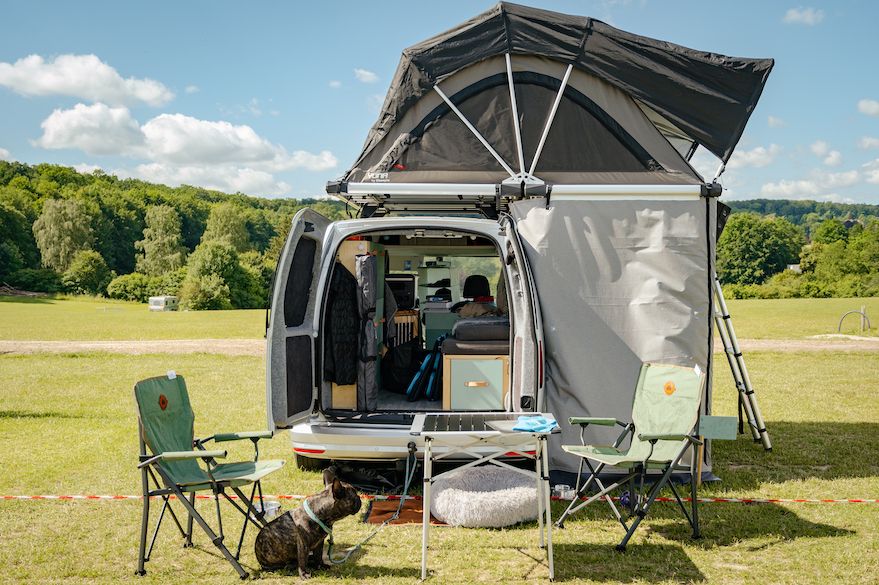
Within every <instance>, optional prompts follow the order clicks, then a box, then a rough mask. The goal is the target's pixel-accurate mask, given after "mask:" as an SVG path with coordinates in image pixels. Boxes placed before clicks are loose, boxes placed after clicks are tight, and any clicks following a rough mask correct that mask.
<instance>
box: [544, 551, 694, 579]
mask: <svg viewBox="0 0 879 585" xmlns="http://www.w3.org/2000/svg"><path fill="white" fill-rule="evenodd" d="M614 544H615V543H614ZM553 553H554V554H553V559H554V561H555V563H554V564H555V581H567V580H573V579H576V580H585V581H613V582H620V583H636V582H637V583H643V582H648V583H659V582H668V581H671V582H675V583H694V582H701V581H705V580H706V578H705V575H703V574H702V572H701V571H700V570H699V568H698V567H696V565H695V564H694V563H693V561H692V560H690V557H689V556H687V554H686V552H684V549H683V548H682V547H680V546H678V545H673V544H652V543H644V544H641V543H639V544H633V545H632V546H630V547H629V548H628V549H627V550H626V552H624V553H620V552H617V551H616V550H614V548H613V545H610V544H596V543H584V544H567V543H555V544H553Z"/></svg>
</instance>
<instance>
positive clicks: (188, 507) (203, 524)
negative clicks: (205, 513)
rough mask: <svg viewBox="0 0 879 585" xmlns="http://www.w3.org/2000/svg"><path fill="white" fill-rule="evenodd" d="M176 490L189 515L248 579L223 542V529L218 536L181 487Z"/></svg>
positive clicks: (238, 571) (233, 565)
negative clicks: (181, 490)
mask: <svg viewBox="0 0 879 585" xmlns="http://www.w3.org/2000/svg"><path fill="white" fill-rule="evenodd" d="M174 491H175V493H176V495H177V499H179V500H180V503H181V504H183V507H184V508H186V511H187V512H188V513H189V515H190V516H191V517H192V518H193V519H194V520H195V521H196V523H197V524H198V525H199V526H201V529H202V530H204V531H205V534H207V535H208V538H209V539H210V540H211V542H212V543H213V544H214V546H216V547H217V548H218V549H220V552H221V553H222V554H223V557H225V559H226V560H227V561H229V563H230V564H231V565H232V567H233V568H234V569H235V571H236V572H237V573H238V576H239V577H241V578H242V579H246V578H247V576H248V575H247V571H245V570H244V568H243V567H242V566H241V564H240V563H239V562H238V560H237V559H236V558H235V557H233V556H232V553H231V552H229V549H228V548H226V545H225V544H223V535H222V529H221V531H220V535H219V536H217V534H216V533H215V532H214V531H213V530H211V527H210V526H208V523H207V522H205V520H204V518H202V517H201V514H199V513H198V512H197V511H196V510H195V507H193V506H192V505H191V504H190V503H189V500H188V499H186V497H185V496H184V495H183V493H182V492H180V490H179V489H175V490H174ZM216 502H217V511H218V512H219V510H220V504H219V500H216Z"/></svg>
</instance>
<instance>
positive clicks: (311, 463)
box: [293, 453, 330, 471]
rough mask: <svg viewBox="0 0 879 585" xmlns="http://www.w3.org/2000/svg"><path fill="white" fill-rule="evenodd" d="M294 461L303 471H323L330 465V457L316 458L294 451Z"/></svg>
mask: <svg viewBox="0 0 879 585" xmlns="http://www.w3.org/2000/svg"><path fill="white" fill-rule="evenodd" d="M293 463H295V464H296V468H297V469H301V470H302V471H323V470H324V469H326V468H327V467H329V466H330V460H329V459H315V458H314V457H306V456H304V455H300V454H299V453H293Z"/></svg>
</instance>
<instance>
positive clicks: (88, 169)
mask: <svg viewBox="0 0 879 585" xmlns="http://www.w3.org/2000/svg"><path fill="white" fill-rule="evenodd" d="M73 168H74V169H76V172H78V173H82V174H83V175H90V174H92V173H94V172H95V171H100V170H101V167H99V166H98V165H90V164H88V163H79V164H78V165H73Z"/></svg>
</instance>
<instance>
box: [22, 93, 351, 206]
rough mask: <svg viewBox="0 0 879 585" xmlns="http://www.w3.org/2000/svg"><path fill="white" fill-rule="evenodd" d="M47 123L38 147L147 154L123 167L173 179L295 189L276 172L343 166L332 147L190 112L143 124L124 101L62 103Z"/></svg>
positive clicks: (264, 191) (251, 189)
mask: <svg viewBox="0 0 879 585" xmlns="http://www.w3.org/2000/svg"><path fill="white" fill-rule="evenodd" d="M42 126H43V136H42V137H40V139H39V140H37V141H35V144H37V145H38V146H42V147H43V148H77V149H79V150H82V151H84V152H87V153H89V154H96V155H117V156H126V157H129V158H133V159H141V160H146V161H147V162H145V163H143V164H140V165H137V166H136V167H135V168H134V169H133V170H124V169H123V170H118V171H115V172H117V173H118V174H120V176H131V177H137V178H142V179H146V180H150V181H156V182H162V183H168V184H172V185H180V184H184V183H185V184H191V185H200V186H203V187H208V188H213V189H220V190H223V191H242V192H245V193H255V194H261V195H278V194H282V193H289V191H290V186H289V185H287V184H286V183H283V182H280V181H277V180H276V179H275V177H274V175H273V173H276V172H281V171H288V170H293V169H304V170H309V171H326V170H329V169H332V168H334V167H336V166H337V165H338V161H337V160H336V157H335V156H334V155H333V153H332V152H330V151H328V150H322V151H320V152H318V153H312V152H308V151H305V150H295V151H292V152H289V151H287V149H285V148H284V147H283V146H281V145H278V144H273V143H272V142H269V141H268V140H266V139H265V138H263V137H261V136H259V135H258V134H257V133H256V132H255V131H254V130H253V128H251V127H250V126H247V125H234V124H231V123H229V122H225V121H210V120H200V119H198V118H193V117H190V116H186V115H183V114H160V115H158V116H156V117H154V118H152V119H150V120H148V121H147V122H146V123H145V124H143V125H142V126H141V125H139V124H138V123H137V121H136V120H135V119H134V118H133V117H132V116H131V113H130V112H129V111H128V109H126V108H124V107H119V108H111V107H109V106H107V105H105V104H94V105H92V106H86V105H84V104H77V105H76V106H74V107H73V108H72V109H69V110H55V111H54V112H53V113H52V114H51V115H50V116H49V117H48V118H46V120H45V121H44V122H43V125H42Z"/></svg>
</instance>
